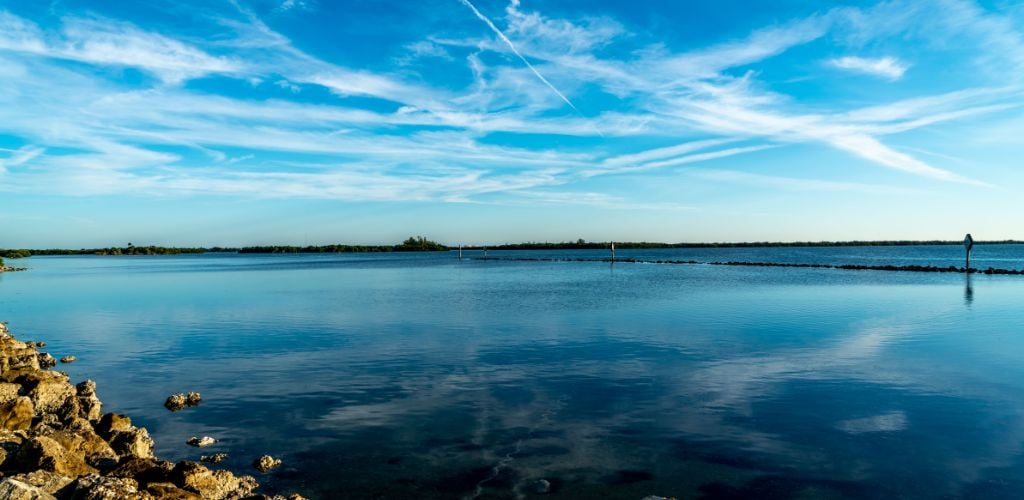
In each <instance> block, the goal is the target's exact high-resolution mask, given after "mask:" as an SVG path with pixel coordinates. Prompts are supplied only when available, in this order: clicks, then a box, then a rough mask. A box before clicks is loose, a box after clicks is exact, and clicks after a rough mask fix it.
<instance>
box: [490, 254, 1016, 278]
mask: <svg viewBox="0 0 1024 500" xmlns="http://www.w3.org/2000/svg"><path fill="white" fill-rule="evenodd" d="M471 259H472V260H490V261H518V262H607V263H615V264H668V265H673V264H674V265H708V266H746V267H799V268H817V269H843V270H849V271H901V272H915V273H968V274H1000V275H1002V274H1006V275H1024V270H1018V269H997V268H993V267H989V268H985V269H979V268H974V267H972V268H970V269H967V268H963V267H956V266H946V267H942V266H918V265H908V266H892V265H879V266H869V265H862V264H800V263H783V262H742V261H725V262H701V261H696V260H659V259H632V258H624V259H611V258H600V259H598V258H586V257H472V258H471Z"/></svg>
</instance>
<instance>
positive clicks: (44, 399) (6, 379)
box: [0, 323, 302, 500]
mask: <svg viewBox="0 0 1024 500" xmlns="http://www.w3.org/2000/svg"><path fill="white" fill-rule="evenodd" d="M44 345H45V344H43V343H41V342H23V341H19V340H17V339H15V338H14V336H12V335H11V334H10V332H9V331H8V328H7V326H6V324H3V323H0V479H2V480H0V498H3V499H16V500H23V499H24V500H28V499H36V500H50V499H54V500H56V499H68V500H100V499H119V498H132V499H145V500H150V499H152V500H157V499H176V500H187V499H200V498H209V499H218V500H219V499H223V500H236V499H238V500H240V499H252V500H256V499H264V500H300V499H302V497H301V496H299V495H297V494H293V495H291V496H288V497H283V496H273V497H271V496H266V495H261V494H258V493H256V489H257V487H258V486H259V485H258V483H257V482H256V479H255V478H254V477H252V476H236V475H234V474H232V473H231V472H229V471H226V470H215V469H210V468H208V467H206V466H205V465H202V464H200V463H198V462H193V461H188V460H184V461H181V462H178V463H173V462H168V461H165V460H160V459H159V458H157V457H156V456H154V454H153V439H152V438H151V437H150V436H149V433H148V432H147V431H146V429H145V428H142V427H137V426H134V425H132V422H131V419H130V418H129V417H128V416H125V415H119V414H116V413H106V414H104V413H103V412H102V410H101V409H102V407H103V403H102V402H101V401H100V400H99V398H98V397H97V395H96V383H95V382H93V381H91V380H86V381H83V382H81V383H79V384H77V385H72V384H71V382H70V380H69V377H68V375H67V374H66V373H64V372H60V371H56V370H50V368H51V367H53V366H54V365H55V364H56V363H55V360H54V358H53V356H51V355H50V354H48V353H44V352H39V351H38V348H39V347H42V346H44ZM268 458H269V457H268ZM261 460H262V458H261Z"/></svg>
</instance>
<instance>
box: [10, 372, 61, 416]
mask: <svg viewBox="0 0 1024 500" xmlns="http://www.w3.org/2000/svg"><path fill="white" fill-rule="evenodd" d="M17 382H20V383H21V384H22V385H23V386H24V387H25V389H27V390H28V397H30V398H32V402H33V403H35V405H36V413H40V414H43V413H53V412H56V411H57V410H58V409H60V408H61V407H62V406H64V405H65V404H66V403H67V401H68V398H73V397H74V396H75V390H74V389H73V388H72V387H71V384H69V383H68V376H67V375H65V374H63V373H61V372H53V371H38V372H35V373H32V374H29V375H26V376H23V377H20V378H19V379H18V380H17Z"/></svg>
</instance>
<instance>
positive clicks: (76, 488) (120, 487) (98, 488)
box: [65, 474, 145, 500]
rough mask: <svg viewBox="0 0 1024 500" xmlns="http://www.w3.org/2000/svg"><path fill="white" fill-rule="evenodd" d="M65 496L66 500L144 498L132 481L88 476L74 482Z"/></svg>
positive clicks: (136, 484)
mask: <svg viewBox="0 0 1024 500" xmlns="http://www.w3.org/2000/svg"><path fill="white" fill-rule="evenodd" d="M69 490H70V491H69V492H68V493H67V494H66V495H65V498H67V499H68V500H121V499H124V498H145V496H144V495H141V494H140V493H139V485H138V483H137V482H135V480H134V479H129V478H123V477H104V476H100V475H97V474H89V475H87V476H82V477H80V478H78V479H77V480H75V482H74V484H72V485H71V486H70V487H69Z"/></svg>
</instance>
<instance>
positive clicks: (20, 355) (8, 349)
mask: <svg viewBox="0 0 1024 500" xmlns="http://www.w3.org/2000/svg"><path fill="white" fill-rule="evenodd" d="M36 371H39V355H38V354H36V351H35V349H32V348H31V347H18V346H17V345H14V346H5V348H4V349H3V351H2V355H0V373H3V375H4V380H6V381H8V382H12V381H13V380H14V378H15V377H17V376H18V375H20V374H21V373H23V372H36Z"/></svg>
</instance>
